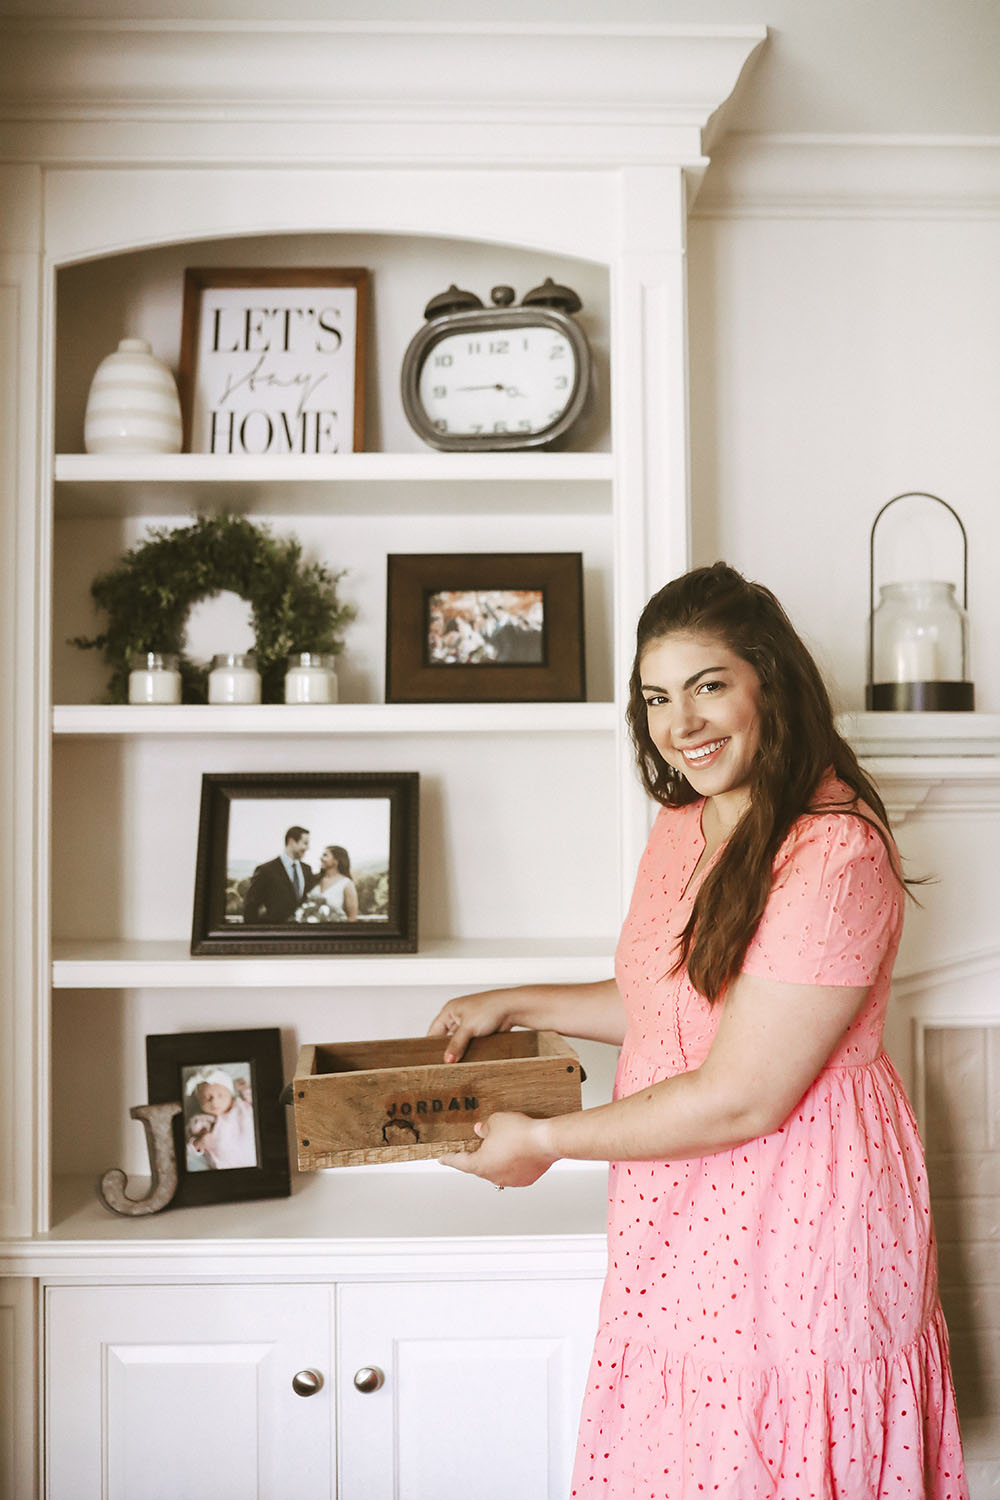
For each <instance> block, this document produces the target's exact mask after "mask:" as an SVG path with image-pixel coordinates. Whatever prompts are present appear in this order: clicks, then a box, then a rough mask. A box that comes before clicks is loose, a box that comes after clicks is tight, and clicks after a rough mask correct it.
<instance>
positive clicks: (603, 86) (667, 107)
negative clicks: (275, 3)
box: [0, 19, 766, 171]
mask: <svg viewBox="0 0 1000 1500" xmlns="http://www.w3.org/2000/svg"><path fill="white" fill-rule="evenodd" d="M765 37H766V29H765V28H763V27H759V26H738V27H722V26H717V27H707V26H706V27H700V26H620V27H603V26H586V25H565V26H556V25H528V24H525V25H514V24H510V25H507V24H503V23H497V24H475V25H473V24H466V25H449V26H443V25H440V24H432V23H427V24H422V25H421V24H398V25H397V24H393V23H385V24H382V25H364V26H362V25H355V24H351V23H337V22H327V23H323V22H299V23H296V22H287V23H285V22H273V23H271V22H239V23H230V22H210V21H173V22H166V21H115V22H109V21H96V20H95V21H85V20H73V21H70V20H55V19H51V20H45V19H37V20H35V19H24V20H16V21H10V20H8V21H6V22H0V38H2V43H3V45H2V46H0V152H2V154H3V155H5V156H6V157H7V159H8V160H10V159H20V160H24V159H33V160H44V159H46V158H47V157H50V156H51V155H52V154H55V155H57V156H58V157H59V158H60V159H62V160H68V159H71V156H72V154H73V147H72V144H71V140H72V133H73V132H72V129H69V128H68V127H73V128H74V129H76V128H79V127H83V129H84V133H85V141H84V144H83V147H82V148H80V149H82V150H83V151H85V152H87V153H89V156H88V159H89V160H97V159H99V157H100V153H101V150H102V143H103V149H104V150H105V151H106V152H107V153H108V154H109V155H114V157H115V159H116V160H119V161H120V160H121V159H122V145H123V132H122V129H121V127H122V126H123V125H126V124H127V125H128V126H130V139H129V140H128V142H127V149H128V151H129V152H130V153H135V154H136V159H139V158H141V159H143V160H146V159H148V158H149V153H150V152H151V151H153V150H154V149H156V150H158V151H159V153H160V155H161V156H162V154H163V140H162V132H163V128H164V127H165V126H166V127H172V134H171V135H170V151H171V152H172V153H177V154H178V155H179V159H184V160H197V159H199V156H200V154H201V150H202V149H204V146H203V145H200V141H201V137H203V136H204V134H205V130H204V127H205V126H206V125H209V126H217V127H219V128H220V130H221V131H222V134H223V139H224V141H229V140H231V145H229V146H228V147H227V146H226V145H225V144H224V145H223V148H222V149H223V150H226V149H228V150H229V151H230V152H231V155H232V159H238V158H239V157H240V156H241V155H244V154H245V158H246V159H248V160H249V159H252V160H259V159H260V156H259V148H260V146H261V144H262V143H266V141H267V138H268V134H269V133H272V134H274V135H275V139H274V140H273V142H272V148H271V151H272V159H279V158H280V157H281V156H282V155H284V154H285V153H288V154H297V153H298V152H299V151H301V150H302V149H303V148H304V149H305V150H306V152H307V154H308V155H309V156H311V157H312V158H313V159H316V158H317V157H321V156H323V155H324V154H327V155H334V156H336V158H337V159H338V160H341V161H343V160H344V151H345V147H346V151H347V155H348V159H349V160H369V159H371V157H372V156H376V155H377V157H378V158H379V159H380V160H382V161H386V160H393V161H407V162H412V161H419V160H420V159H421V157H422V156H424V155H430V156H431V157H432V158H433V159H434V160H435V161H441V160H442V159H444V158H445V157H447V156H448V155H449V153H450V154H451V155H453V156H454V157H455V159H456V160H459V161H463V162H464V161H467V160H470V159H475V160H477V161H478V160H481V159H483V157H484V154H485V157H486V159H487V160H493V159H495V160H499V161H509V160H520V161H524V162H527V163H530V162H532V161H533V160H534V159H537V158H539V157H540V158H541V159H542V160H544V161H546V162H551V161H552V160H553V159H556V160H558V161H560V162H565V161H568V160H571V159H577V160H579V161H580V162H581V163H593V162H594V161H595V160H596V161H598V162H607V161H610V160H617V161H632V160H636V161H644V162H655V161H669V162H673V163H678V162H679V163H682V164H688V163H690V164H691V166H692V167H693V168H694V169H695V170H696V171H701V170H702V169H703V168H704V165H705V163H704V160H703V157H704V150H705V146H706V144H707V142H708V140H709V137H710V136H711V138H713V139H714V138H715V137H716V136H717V135H718V133H719V122H720V120H722V119H723V118H724V114H725V110H724V105H725V102H726V100H727V99H728V98H729V96H730V94H731V93H732V92H733V90H734V88H735V87H736V85H737V82H738V81H739V79H740V76H741V74H742V73H743V72H744V69H745V68H746V66H747V64H748V63H749V61H750V59H751V58H752V57H753V55H754V54H755V53H756V52H757V51H758V50H759V48H760V47H761V44H762V43H763V41H764V39H765ZM470 127H474V130H473V136H474V141H473V145H472V147H471V150H470V145H469V142H468V139H467V135H466V132H468V130H469V128H470ZM158 132H159V141H158V143H157V133H158ZM185 132H186V133H185ZM550 138H551V140H552V144H553V147H554V150H550V149H548V146H549V140H550ZM219 149H220V148H219V144H218V142H216V143H215V144H214V146H213V150H214V152H215V153H216V155H217V154H218V151H219ZM473 152H474V156H473V154H472V153H473Z"/></svg>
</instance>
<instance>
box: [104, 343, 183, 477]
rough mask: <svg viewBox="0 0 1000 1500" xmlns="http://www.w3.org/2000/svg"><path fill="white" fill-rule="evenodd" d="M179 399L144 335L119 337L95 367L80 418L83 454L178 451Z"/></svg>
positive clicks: (169, 374)
mask: <svg viewBox="0 0 1000 1500" xmlns="http://www.w3.org/2000/svg"><path fill="white" fill-rule="evenodd" d="M181 442H182V428H181V403H180V398H179V397H178V395H177V386H176V383H175V381H174V377H173V375H172V374H171V373H170V370H169V369H168V368H167V366H166V365H165V364H164V363H163V361H162V360H160V359H157V358H156V356H155V355H154V354H153V351H152V349H151V348H150V346H149V344H148V343H147V342H146V340H145V339H122V341H121V343H120V344H119V345H118V348H117V349H116V350H115V352H114V354H108V355H107V356H106V357H105V358H104V359H102V360H101V363H100V364H99V365H98V366H97V369H96V370H95V371H94V378H93V380H92V381H91V383H90V393H89V395H88V396H87V411H86V415H85V417H84V422H83V446H84V447H85V448H86V450H87V452H88V453H179V452H180V451H181Z"/></svg>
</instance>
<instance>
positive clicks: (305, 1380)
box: [292, 1370, 323, 1396]
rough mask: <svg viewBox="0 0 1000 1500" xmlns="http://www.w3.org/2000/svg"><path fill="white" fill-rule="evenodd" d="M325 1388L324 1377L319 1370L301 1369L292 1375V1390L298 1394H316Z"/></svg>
mask: <svg viewBox="0 0 1000 1500" xmlns="http://www.w3.org/2000/svg"><path fill="white" fill-rule="evenodd" d="M322 1389H323V1377H322V1375H321V1374H320V1372H319V1371H318V1370H299V1372H298V1373H297V1374H296V1375H293V1376H292V1390H293V1391H294V1392H295V1394H296V1396H315V1394H316V1392H317V1391H321V1390H322Z"/></svg>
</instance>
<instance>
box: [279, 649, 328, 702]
mask: <svg viewBox="0 0 1000 1500" xmlns="http://www.w3.org/2000/svg"><path fill="white" fill-rule="evenodd" d="M336 701H337V674H336V672H335V671H334V670H333V657H332V656H327V655H325V654H323V653H322V652H316V651H299V652H298V653H297V654H296V655H295V656H290V657H289V658H288V670H287V671H286V673H285V702H286V703H336Z"/></svg>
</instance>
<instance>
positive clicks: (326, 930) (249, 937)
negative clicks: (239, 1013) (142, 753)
mask: <svg viewBox="0 0 1000 1500" xmlns="http://www.w3.org/2000/svg"><path fill="white" fill-rule="evenodd" d="M418 793H419V777H418V775H417V772H416V771H386V772H377V771H342V772H326V771H315V772H304V773H303V772H294V773H293V772H283V771H275V772H261V773H260V774H256V773H238V774H235V775H231V776H230V775H225V774H218V773H215V772H212V773H207V774H206V775H204V776H203V777H202V791H201V823H200V827H199V831H198V864H197V870H196V872H195V893H194V920H193V925H192V933H191V952H192V953H193V954H217V955H233V956H239V955H241V954H244V953H275V954H293V953H298V954H325V953H366V952H367V953H412V952H414V951H415V950H416V946H417V821H418Z"/></svg>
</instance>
